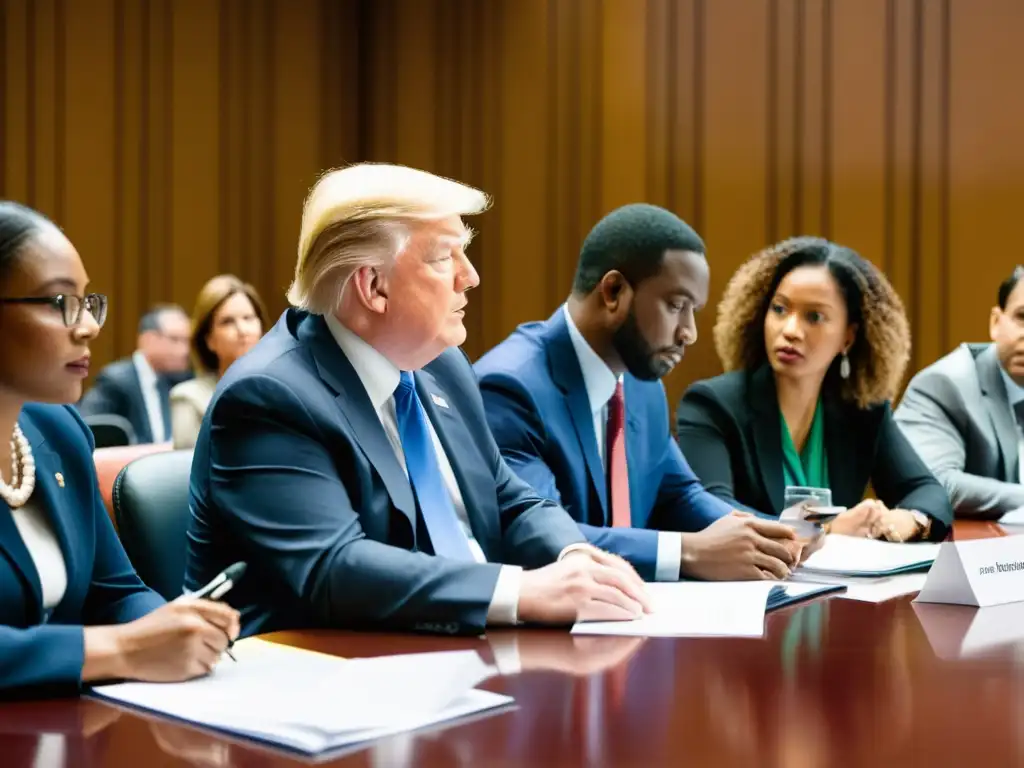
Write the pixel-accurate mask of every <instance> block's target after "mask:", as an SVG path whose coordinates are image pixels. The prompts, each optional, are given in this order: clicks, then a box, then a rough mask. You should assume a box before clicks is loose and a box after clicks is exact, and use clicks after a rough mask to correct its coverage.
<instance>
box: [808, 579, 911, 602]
mask: <svg viewBox="0 0 1024 768" xmlns="http://www.w3.org/2000/svg"><path fill="white" fill-rule="evenodd" d="M927 578H928V574H927V573H900V574H897V575H895V576H835V575H832V574H828V573H802V572H800V571H797V572H796V573H794V574H793V575H792V576H790V579H791V580H793V581H799V582H807V583H815V584H841V585H842V586H844V587H846V590H845V591H844V592H837V593H836V594H835V597H836V598H837V599H839V600H844V599H845V600H857V601H859V602H862V603H884V602H885V601H886V600H892V599H893V598H896V597H902V596H903V595H910V594H914V593H916V592H919V591H920V590H921V587H923V586H924V582H925V579H927Z"/></svg>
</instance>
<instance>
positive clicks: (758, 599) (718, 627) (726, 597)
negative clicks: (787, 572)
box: [572, 581, 843, 637]
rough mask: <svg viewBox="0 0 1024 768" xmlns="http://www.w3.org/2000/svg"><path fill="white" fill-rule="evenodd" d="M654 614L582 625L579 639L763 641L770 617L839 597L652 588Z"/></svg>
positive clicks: (759, 584)
mask: <svg viewBox="0 0 1024 768" xmlns="http://www.w3.org/2000/svg"><path fill="white" fill-rule="evenodd" d="M647 589H648V593H649V594H650V596H651V602H652V603H653V611H652V612H651V613H649V614H646V615H644V616H641V617H640V618H638V619H634V620H632V621H579V622H577V623H576V624H575V625H574V626H573V628H572V633H573V634H575V635H627V636H634V637H761V636H763V635H764V616H765V613H767V612H769V611H773V610H776V609H778V608H782V607H784V606H787V605H792V604H793V603H796V602H800V601H803V600H809V599H811V598H814V597H818V596H821V595H826V594H829V593H831V592H838V591H841V590H842V589H843V587H842V586H839V585H834V584H797V583H792V582H783V583H781V584H780V583H779V582H776V581H680V582H658V583H654V584H648V585H647Z"/></svg>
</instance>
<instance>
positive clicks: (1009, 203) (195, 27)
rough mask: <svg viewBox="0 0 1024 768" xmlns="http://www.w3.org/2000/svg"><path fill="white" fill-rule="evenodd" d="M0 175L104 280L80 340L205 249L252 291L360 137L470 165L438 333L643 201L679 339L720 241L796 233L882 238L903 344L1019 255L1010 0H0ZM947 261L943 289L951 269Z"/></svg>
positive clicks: (680, 377) (365, 150)
mask: <svg viewBox="0 0 1024 768" xmlns="http://www.w3.org/2000/svg"><path fill="white" fill-rule="evenodd" d="M0 18H2V20H3V27H2V40H0V42H2V44H3V52H2V54H0V86H2V89H3V93H2V95H0V131H2V137H0V186H2V190H0V191H2V194H3V196H4V197H7V198H14V199H17V200H21V201H23V202H26V203H29V204H32V205H36V206H37V207H39V208H40V209H41V210H43V211H44V212H45V213H47V214H49V215H51V216H53V217H54V218H55V219H56V220H57V221H58V223H60V224H61V225H62V226H64V227H65V228H66V229H67V231H68V233H69V234H70V235H71V236H72V237H73V238H74V239H75V242H76V244H77V245H78V246H79V249H80V251H81V252H82V255H83V257H84V258H85V260H86V262H87V266H88V268H89V271H90V273H91V275H92V277H93V281H94V284H95V285H96V287H97V288H100V289H103V290H106V291H108V292H110V293H111V294H112V295H113V303H112V313H111V321H110V325H109V326H108V328H109V330H108V331H107V332H105V333H104V335H103V337H101V341H100V343H99V344H98V346H97V350H96V353H97V362H100V363H102V362H105V361H106V360H107V359H110V358H112V357H114V356H117V355H122V354H125V353H127V352H128V351H130V349H131V348H132V346H133V344H134V336H135V330H134V329H135V323H136V320H137V317H138V315H139V313H140V312H141V311H142V310H143V309H144V308H145V307H146V306H147V305H149V304H150V303H152V302H154V301H158V300H172V301H178V302H181V303H183V304H185V305H186V306H190V305H191V302H192V300H193V298H194V293H195V290H196V289H197V288H198V287H199V285H200V284H201V283H202V282H203V281H205V280H206V279H207V278H208V277H209V276H211V275H212V274H214V273H216V272H219V271H231V272H235V273H237V274H239V275H241V276H242V277H244V278H246V279H248V280H250V281H251V282H253V283H254V284H255V285H256V287H257V288H258V289H259V290H260V291H261V292H262V293H263V294H264V296H265V298H266V299H267V301H268V303H269V304H270V306H271V309H272V311H273V312H275V313H276V312H278V311H280V309H282V308H283V305H284V302H283V290H284V288H285V286H286V285H287V283H288V281H289V280H290V277H291V271H292V267H293V263H294V239H295V233H296V230H297V228H298V221H299V214H300V211H301V204H302V198H303V197H304V195H305V193H306V191H307V189H308V188H309V186H310V184H311V183H312V182H313V180H314V179H315V177H316V175H317V173H318V172H319V171H320V170H322V169H324V168H327V167H331V166H336V165H339V164H342V163H346V162H353V161H358V160H363V159H373V160H384V161H393V162H404V163H408V164H411V165H417V166H420V167H423V168H426V169H428V170H433V171H436V172H439V173H443V174H446V175H449V176H453V177H455V178H460V179H464V180H466V181H467V182H469V183H473V184H476V185H478V186H480V187H481V188H483V189H484V190H485V191H487V192H488V193H490V194H491V195H493V197H494V200H495V207H494V209H493V210H491V211H489V212H488V213H486V214H484V215H483V216H481V217H479V219H478V220H477V221H476V222H474V226H475V227H476V228H477V229H478V230H479V234H478V236H477V239H476V241H475V242H474V245H473V248H472V258H473V259H474V261H475V263H476V264H477V266H478V269H479V270H480V273H481V276H482V280H483V282H482V286H481V289H480V290H479V291H477V292H476V295H475V296H472V297H471V304H470V307H471V309H470V313H469V316H468V318H467V324H468V326H469V329H470V337H469V340H468V341H467V350H468V351H469V353H470V354H471V356H473V357H476V356H477V355H479V354H480V353H482V352H483V351H484V350H486V349H487V348H489V347H490V346H491V345H493V344H494V343H496V342H497V341H500V340H501V339H502V338H503V337H504V336H505V335H506V334H507V333H508V332H510V331H511V330H512V328H513V327H514V326H515V325H516V324H517V323H519V322H523V321H525V320H532V319H537V318H543V317H546V316H547V315H549V314H550V313H551V311H552V310H554V308H555V307H556V306H557V305H558V303H559V302H560V301H562V299H563V298H564V296H565V295H566V293H567V292H568V291H569V289H570V286H571V281H572V276H573V272H574V270H575V262H576V256H577V253H578V250H579V245H580V243H581V241H582V239H583V237H584V236H585V234H586V232H587V231H588V230H589V229H590V227H591V226H592V225H593V224H594V223H595V222H596V221H597V220H598V219H599V218H600V216H601V215H603V214H604V213H606V212H607V211H608V210H610V209H611V208H613V207H615V206H618V205H621V204H623V203H627V202H631V201H635V200H646V201H650V202H654V203H658V204H662V205H665V206H667V207H669V208H670V209H672V210H674V211H676V212H677V213H678V214H679V215H680V216H682V217H683V218H684V219H686V220H687V221H689V222H691V223H692V224H694V225H695V226H696V227H697V229H698V231H700V232H701V234H702V235H703V236H704V237H705V239H706V241H707V243H708V246H709V259H710V263H711V266H712V304H711V306H710V307H709V308H708V309H707V310H705V312H703V313H702V314H701V316H700V317H699V320H698V323H699V328H700V331H701V334H702V340H701V341H700V342H699V343H698V345H697V347H696V348H695V349H694V351H693V353H692V354H690V355H688V356H687V360H686V363H685V365H684V366H682V367H681V368H680V370H679V371H677V372H676V373H674V374H673V375H672V376H671V377H670V378H669V380H668V381H667V382H666V384H667V388H668V391H669V396H670V399H672V400H673V403H674V401H675V399H676V398H677V397H678V395H679V393H680V392H681V390H682V389H683V387H685V385H686V384H687V383H689V382H690V381H692V380H694V379H697V378H701V377H705V376H710V375H713V374H715V373H716V372H717V371H718V370H719V366H718V363H717V360H716V359H715V357H714V350H713V347H712V345H711V343H710V340H709V334H708V331H709V330H710V328H711V325H712V323H713V321H714V301H715V300H716V299H717V297H718V296H719V295H720V293H721V289H722V288H723V287H724V285H725V283H726V281H727V280H728V278H729V276H730V275H731V273H732V272H733V270H734V269H735V268H736V267H737V266H738V265H739V264H740V263H741V262H742V261H743V260H744V259H745V258H747V256H748V255H749V254H750V253H751V252H753V251H755V250H757V249H759V248H760V247H762V246H763V245H765V244H766V243H768V242H772V241H774V240H777V239H779V238H781V237H785V236H788V235H792V234H797V233H815V234H825V235H826V236H831V237H832V238H834V239H836V240H838V241H839V242H842V243H845V244H847V245H850V246H851V247H853V248H855V249H857V250H858V251H859V252H861V253H862V254H863V255H864V256H866V257H867V258H870V259H872V260H873V261H874V262H875V263H877V264H879V265H880V266H882V267H884V268H885V269H886V270H887V272H888V273H889V275H890V278H891V279H892V281H893V283H894V285H895V286H896V287H897V289H898V290H899V292H900V294H901V295H902V297H903V299H904V301H905V303H906V305H907V309H908V312H909V313H910V315H911V317H912V319H913V329H914V335H915V345H914V359H913V367H920V366H921V365H924V364H926V363H928V362H929V361H931V360H932V359H934V358H935V357H937V356H938V355H940V354H942V353H943V352H945V351H946V350H948V349H949V348H950V347H951V346H952V345H953V344H954V343H956V342H957V341H959V340H962V339H978V338H984V337H985V335H986V327H985V319H986V316H987V310H988V307H989V306H990V305H991V303H992V302H993V301H994V294H995V288H996V285H997V284H998V282H999V280H1000V279H1002V277H1004V276H1005V274H1007V273H1008V272H1009V270H1010V268H1011V266H1012V265H1013V263H1015V262H1016V261H1018V260H1019V259H1018V258H1017V257H1016V256H1014V255H1013V253H1012V247H1008V245H1007V244H1008V243H1012V242H1014V241H1015V240H1014V238H1015V231H1014V230H1013V229H1012V227H1013V226H1014V224H1015V222H1016V219H1017V218H1018V217H1017V211H1018V210H1019V209H1020V208H1021V206H1022V204H1024V190H1022V187H1021V185H1020V183H1019V179H1020V177H1021V175H1022V173H1021V171H1022V168H1021V166H1022V165H1024V160H1022V159H1021V158H1022V157H1024V155H1022V154H1021V152H1020V151H1019V143H1020V136H1021V135H1024V96H1021V94H1020V89H1019V88H1018V86H1017V81H1016V77H1017V73H1018V72H1020V71H1021V70H1022V67H1024V53H1022V52H1021V51H1022V49H1021V47H1020V45H1019V43H1018V40H1017V37H1018V36H1016V30H1017V29H1019V27H1020V24H1022V23H1024V8H1022V7H1021V6H1020V5H1019V3H1017V2H1015V0H970V2H968V0H935V1H934V2H932V0H714V1H713V2H712V1H711V0H646V1H645V2H639V0H493V2H486V3H481V2H477V1H476V0H373V2H371V1H370V0H345V2H335V1H334V0H297V1H296V2H285V0H217V1H216V2H213V1H212V0H210V1H203V0H179V1H178V2H175V1H174V0H149V1H148V2H145V3H138V2H131V0H97V2H93V3H77V2H68V0H0ZM954 287H955V288H954Z"/></svg>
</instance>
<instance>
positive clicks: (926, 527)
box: [910, 509, 932, 539]
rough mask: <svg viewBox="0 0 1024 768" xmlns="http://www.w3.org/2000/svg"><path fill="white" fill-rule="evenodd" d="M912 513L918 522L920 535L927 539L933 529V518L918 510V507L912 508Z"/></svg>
mask: <svg viewBox="0 0 1024 768" xmlns="http://www.w3.org/2000/svg"><path fill="white" fill-rule="evenodd" d="M910 515H911V517H913V518H914V522H915V523H917V528H918V534H919V535H920V537H921V538H922V539H927V538H928V534H929V533H930V532H931V530H932V519H931V518H930V517H928V515H926V514H925V513H924V512H918V511H917V510H916V509H911V510H910Z"/></svg>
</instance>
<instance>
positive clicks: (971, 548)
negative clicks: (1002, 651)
mask: <svg viewBox="0 0 1024 768" xmlns="http://www.w3.org/2000/svg"><path fill="white" fill-rule="evenodd" d="M1019 601H1024V536H1005V537H1001V538H998V539H975V540H973V541H948V542H945V543H944V544H943V545H942V547H941V548H940V549H939V555H938V557H936V558H935V563H934V564H933V565H932V567H931V570H930V571H929V572H928V578H927V580H925V583H924V587H923V588H922V589H921V592H920V594H918V596H917V599H916V600H915V601H914V602H919V603H953V604H956V605H974V606H977V607H979V608H985V607H988V606H990V605H1003V604H1004V603H1016V602H1019Z"/></svg>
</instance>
